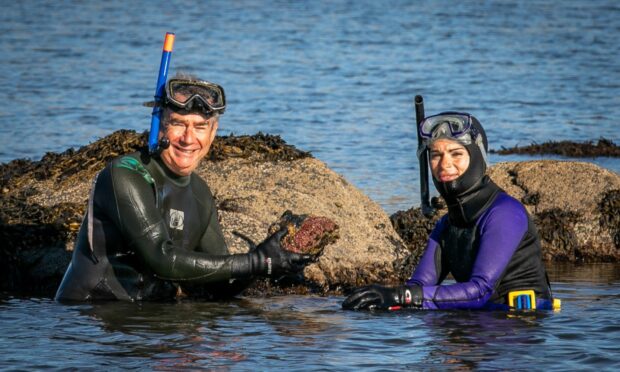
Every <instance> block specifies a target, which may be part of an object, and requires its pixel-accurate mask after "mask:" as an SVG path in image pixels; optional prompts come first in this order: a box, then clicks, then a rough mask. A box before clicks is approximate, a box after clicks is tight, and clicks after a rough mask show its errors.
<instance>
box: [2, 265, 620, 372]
mask: <svg viewBox="0 0 620 372" xmlns="http://www.w3.org/2000/svg"><path fill="white" fill-rule="evenodd" d="M550 276H551V280H552V283H553V287H554V290H555V293H556V296H558V297H560V298H561V299H562V301H563V302H562V305H563V306H562V310H561V311H560V312H538V313H521V314H507V313H504V312H468V311H435V312H433V311H426V312H425V311H412V312H400V313H389V314H388V313H368V312H348V311H342V310H340V303H341V301H342V298H340V297H328V298H321V297H311V296H310V297H309V296H286V297H274V298H267V299H256V298H244V299H240V300H238V301H234V302H224V303H195V302H194V303H170V304H158V303H145V304H127V303H104V304H96V305H93V304H88V305H73V306H69V305H60V304H57V303H54V302H52V301H51V300H49V299H41V298H17V297H12V296H8V295H2V296H0V326H1V327H2V331H3V335H2V336H1V337H0V355H2V358H1V359H0V368H15V369H20V368H23V369H48V368H77V369H84V368H96V369H102V368H108V367H113V368H122V369H126V368H128V369H130V368H136V369H148V370H153V369H154V370H178V369H184V368H187V369H196V368H201V367H205V368H209V369H217V370H227V369H234V370H273V369H275V368H282V369H286V370H291V369H292V370H316V369H323V370H359V369H360V368H363V369H364V370H393V369H396V370H402V369H411V370H420V369H440V370H446V369H448V370H450V369H453V370H469V369H482V370H497V369H501V370H504V369H509V370H530V369H534V370H588V369H591V370H595V369H596V370H614V369H616V370H617V367H618V366H620V358H619V357H618V344H619V343H620V325H619V323H618V315H617V309H618V308H619V307H620V295H619V294H618V293H619V292H620V267H619V266H618V265H613V264H599V265H586V266H577V267H575V266H560V267H557V268H555V269H552V270H550ZM592 278H594V279H592ZM614 367H615V368H614Z"/></svg>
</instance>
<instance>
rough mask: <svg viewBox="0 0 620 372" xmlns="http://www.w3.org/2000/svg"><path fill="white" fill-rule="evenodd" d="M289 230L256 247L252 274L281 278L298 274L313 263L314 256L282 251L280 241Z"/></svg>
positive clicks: (278, 233)
mask: <svg viewBox="0 0 620 372" xmlns="http://www.w3.org/2000/svg"><path fill="white" fill-rule="evenodd" d="M287 232H288V229H286V228H283V229H280V230H279V231H277V232H276V233H274V234H273V235H271V236H270V237H269V238H267V239H266V240H265V241H264V242H262V243H260V244H259V245H258V246H256V249H255V250H254V251H252V252H251V253H250V254H251V255H252V273H253V274H255V275H263V276H279V275H283V274H292V273H297V272H299V271H301V270H303V269H304V267H305V266H306V265H307V264H308V263H310V262H311V261H312V256H310V255H305V254H298V253H293V252H289V251H286V250H284V249H282V246H281V244H280V241H281V240H282V238H283V237H284V235H286V233H287Z"/></svg>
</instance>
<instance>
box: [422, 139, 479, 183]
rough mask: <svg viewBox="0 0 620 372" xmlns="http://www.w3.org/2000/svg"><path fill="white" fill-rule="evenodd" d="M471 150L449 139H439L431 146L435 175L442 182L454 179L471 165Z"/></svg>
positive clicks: (431, 158)
mask: <svg viewBox="0 0 620 372" xmlns="http://www.w3.org/2000/svg"><path fill="white" fill-rule="evenodd" d="M469 160H470V158H469V152H468V151H467V149H466V148H465V146H463V145H461V144H460V143H458V142H456V141H452V140H449V139H443V138H442V139H438V140H436V141H434V142H433V143H432V144H431V146H430V163H431V172H432V173H433V177H435V179H436V180H438V181H440V182H450V181H454V180H455V179H457V178H458V177H460V176H461V175H462V174H463V173H465V171H466V170H467V168H468V167H469Z"/></svg>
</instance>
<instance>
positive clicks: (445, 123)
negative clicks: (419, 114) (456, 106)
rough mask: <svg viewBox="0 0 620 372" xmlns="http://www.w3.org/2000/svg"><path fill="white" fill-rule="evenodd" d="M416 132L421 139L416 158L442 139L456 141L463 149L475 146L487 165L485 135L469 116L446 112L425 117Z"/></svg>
mask: <svg viewBox="0 0 620 372" xmlns="http://www.w3.org/2000/svg"><path fill="white" fill-rule="evenodd" d="M418 132H419V134H420V138H421V142H420V144H419V147H418V157H420V154H421V153H422V152H424V151H426V150H427V149H429V148H430V145H431V144H432V143H433V142H434V141H436V140H438V139H442V138H443V139H449V140H453V141H456V142H458V143H460V144H462V145H463V146H465V147H469V146H470V145H476V146H477V147H478V149H479V150H480V154H481V155H482V158H483V159H484V162H485V165H488V159H487V149H488V144H487V140H486V134H485V133H484V129H483V128H482V126H481V125H480V122H478V120H477V119H476V118H475V117H473V116H472V115H470V114H467V113H462V112H452V111H448V112H442V113H440V114H437V115H433V116H429V117H426V118H424V120H423V121H422V122H421V123H420V125H419V127H418Z"/></svg>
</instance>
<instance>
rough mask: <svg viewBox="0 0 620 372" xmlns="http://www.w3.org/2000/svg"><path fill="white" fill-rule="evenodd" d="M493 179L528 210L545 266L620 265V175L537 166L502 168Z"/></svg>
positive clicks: (563, 164) (565, 164) (583, 167)
mask: <svg viewBox="0 0 620 372" xmlns="http://www.w3.org/2000/svg"><path fill="white" fill-rule="evenodd" d="M489 175H490V176H491V178H492V179H493V180H494V181H495V182H496V183H497V184H498V185H499V186H500V187H502V188H503V189H504V190H506V191H507V192H508V193H509V194H511V195H512V196H514V197H515V198H517V199H518V200H520V201H521V202H522V203H523V204H525V206H526V208H527V210H528V212H529V213H530V214H531V215H532V217H533V218H534V222H535V224H536V227H537V228H538V232H539V234H540V236H541V239H542V248H543V257H544V259H545V260H556V261H570V262H618V261H619V260H620V218H619V217H618V215H619V213H620V175H618V174H617V173H614V172H611V171H608V170H606V169H603V168H601V167H599V166H597V165H594V164H591V163H584V162H575V161H557V160H538V161H526V162H519V163H499V164H497V165H495V166H493V167H491V169H490V170H489Z"/></svg>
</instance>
